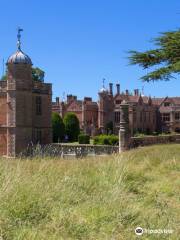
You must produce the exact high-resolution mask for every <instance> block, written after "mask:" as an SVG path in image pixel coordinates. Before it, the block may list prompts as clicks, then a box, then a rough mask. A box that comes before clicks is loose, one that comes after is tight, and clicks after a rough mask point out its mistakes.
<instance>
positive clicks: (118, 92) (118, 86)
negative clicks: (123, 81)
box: [116, 83, 120, 94]
mask: <svg viewBox="0 0 180 240" xmlns="http://www.w3.org/2000/svg"><path fill="white" fill-rule="evenodd" d="M116 88H117V94H120V84H119V83H117V84H116Z"/></svg>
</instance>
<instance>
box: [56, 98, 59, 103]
mask: <svg viewBox="0 0 180 240" xmlns="http://www.w3.org/2000/svg"><path fill="white" fill-rule="evenodd" d="M56 104H57V105H59V97H56Z"/></svg>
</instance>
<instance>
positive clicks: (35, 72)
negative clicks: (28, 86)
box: [32, 67, 45, 82]
mask: <svg viewBox="0 0 180 240" xmlns="http://www.w3.org/2000/svg"><path fill="white" fill-rule="evenodd" d="M44 74H45V73H44V71H43V70H41V69H40V68H38V67H36V68H32V78H33V80H34V81H39V82H44Z"/></svg>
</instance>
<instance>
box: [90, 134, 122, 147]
mask: <svg viewBox="0 0 180 240" xmlns="http://www.w3.org/2000/svg"><path fill="white" fill-rule="evenodd" d="M118 143H119V138H118V136H116V135H99V136H96V137H94V144H95V145H118Z"/></svg>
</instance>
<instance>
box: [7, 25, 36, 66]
mask: <svg viewBox="0 0 180 240" xmlns="http://www.w3.org/2000/svg"><path fill="white" fill-rule="evenodd" d="M21 31H23V29H21V28H18V34H17V39H18V41H17V47H18V49H17V51H16V52H15V53H14V54H12V55H11V56H10V57H9V58H8V60H7V64H12V63H13V64H18V63H21V64H29V65H32V61H31V59H30V57H29V56H28V55H27V54H25V53H24V52H23V51H22V50H21Z"/></svg>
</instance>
